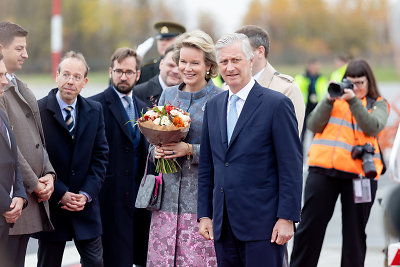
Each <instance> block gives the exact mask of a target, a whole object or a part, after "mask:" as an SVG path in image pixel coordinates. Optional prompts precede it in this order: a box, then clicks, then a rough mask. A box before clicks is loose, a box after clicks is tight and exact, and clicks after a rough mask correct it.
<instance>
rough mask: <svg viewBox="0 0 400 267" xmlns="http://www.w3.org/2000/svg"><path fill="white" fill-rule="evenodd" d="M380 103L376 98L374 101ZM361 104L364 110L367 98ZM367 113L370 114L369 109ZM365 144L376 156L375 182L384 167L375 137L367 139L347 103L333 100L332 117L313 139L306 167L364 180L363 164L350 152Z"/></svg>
mask: <svg viewBox="0 0 400 267" xmlns="http://www.w3.org/2000/svg"><path fill="white" fill-rule="evenodd" d="M381 99H382V98H381V97H379V98H378V99H377V100H376V101H379V100H381ZM361 102H362V104H363V106H364V107H366V106H367V99H366V97H364V98H363V99H362V100H361ZM368 112H371V109H369V110H368ZM353 127H354V128H353ZM366 143H370V144H371V145H373V146H374V148H375V154H374V155H373V158H374V163H375V168H376V172H377V176H376V178H375V179H378V178H379V176H380V175H381V173H382V169H383V163H382V159H381V155H380V151H379V145H378V139H377V137H375V136H368V135H366V134H364V132H363V131H362V130H361V129H360V128H358V126H357V122H356V120H355V118H354V117H353V115H352V113H351V110H350V107H349V104H348V103H347V101H346V100H336V101H335V102H334V103H333V109H332V112H331V116H330V118H329V121H328V123H327V125H326V126H325V129H324V130H323V132H322V133H317V134H315V136H314V139H313V142H312V144H311V148H310V153H309V160H308V164H309V166H310V167H321V168H325V169H335V170H338V171H343V172H349V173H355V174H357V175H358V174H361V175H363V176H365V173H364V170H363V168H362V160H361V159H353V158H352V157H351V150H352V149H353V147H354V146H355V145H364V144H366Z"/></svg>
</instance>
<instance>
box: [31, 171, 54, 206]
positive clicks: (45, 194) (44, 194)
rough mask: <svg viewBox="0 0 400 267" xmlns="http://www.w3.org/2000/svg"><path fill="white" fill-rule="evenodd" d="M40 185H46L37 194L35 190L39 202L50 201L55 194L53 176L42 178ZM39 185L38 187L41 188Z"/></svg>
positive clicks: (48, 175) (47, 175)
mask: <svg viewBox="0 0 400 267" xmlns="http://www.w3.org/2000/svg"><path fill="white" fill-rule="evenodd" d="M39 184H42V185H44V187H43V186H42V187H41V189H40V190H38V192H36V190H35V193H36V195H37V196H38V202H42V201H46V200H49V199H50V197H51V194H53V191H54V178H53V175H51V174H50V173H48V174H46V175H45V176H43V177H40V178H39ZM39 184H38V187H39Z"/></svg>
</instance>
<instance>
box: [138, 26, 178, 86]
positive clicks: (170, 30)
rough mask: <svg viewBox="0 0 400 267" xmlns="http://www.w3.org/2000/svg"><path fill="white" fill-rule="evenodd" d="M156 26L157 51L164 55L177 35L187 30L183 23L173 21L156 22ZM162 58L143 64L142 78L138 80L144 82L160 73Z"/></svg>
mask: <svg viewBox="0 0 400 267" xmlns="http://www.w3.org/2000/svg"><path fill="white" fill-rule="evenodd" d="M154 28H155V29H156V30H157V32H158V34H157V36H156V39H157V51H158V54H159V55H160V56H162V55H164V53H165V50H166V49H167V47H169V46H170V45H172V44H173V42H174V41H175V39H176V37H177V36H178V35H180V34H182V33H184V32H185V31H186V29H185V27H184V26H182V25H181V24H178V23H175V22H171V21H160V22H157V23H156V24H154ZM159 66H160V58H158V59H153V60H151V61H150V62H149V63H145V64H144V65H143V66H142V69H141V74H140V79H139V81H138V82H137V84H139V83H143V82H146V81H148V80H150V79H151V78H153V77H154V76H156V75H157V74H159V72H160V69H159Z"/></svg>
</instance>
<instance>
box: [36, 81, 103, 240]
mask: <svg viewBox="0 0 400 267" xmlns="http://www.w3.org/2000/svg"><path fill="white" fill-rule="evenodd" d="M57 91H58V89H53V90H51V91H50V93H49V94H48V96H46V97H45V98H43V99H41V100H39V102H38V104H39V109H40V116H41V118H42V124H43V130H44V135H45V139H46V144H47V148H48V149H47V152H48V154H49V158H50V160H51V162H52V164H53V167H54V169H55V171H56V172H57V180H56V182H55V184H54V193H53V195H52V196H51V198H50V210H51V213H50V218H51V221H52V222H53V225H54V228H55V231H54V232H41V233H38V234H36V235H35V237H37V238H39V239H45V240H54V241H66V240H71V238H75V239H77V240H84V239H91V238H95V237H98V236H100V235H101V234H102V227H101V218H100V205H99V200H98V194H99V192H100V189H101V186H102V184H103V181H104V177H105V174H106V165H107V160H108V145H107V140H106V136H105V128H104V119H103V112H102V107H101V105H100V104H99V103H97V102H95V101H92V100H88V99H85V98H83V97H81V96H78V98H77V105H76V111H77V113H76V115H77V117H76V121H75V127H76V128H75V138H74V140H72V137H71V135H70V134H69V132H68V129H67V126H66V124H65V121H64V118H63V116H62V113H61V110H60V106H59V105H58V102H57V99H56V93H57ZM67 191H69V192H73V193H76V194H78V193H79V191H83V192H86V193H87V194H89V196H90V197H91V198H92V201H91V202H88V203H86V205H85V208H84V209H83V210H82V211H77V212H71V211H67V210H64V209H61V204H59V201H60V200H61V198H62V197H63V196H64V194H65V193H66V192H67Z"/></svg>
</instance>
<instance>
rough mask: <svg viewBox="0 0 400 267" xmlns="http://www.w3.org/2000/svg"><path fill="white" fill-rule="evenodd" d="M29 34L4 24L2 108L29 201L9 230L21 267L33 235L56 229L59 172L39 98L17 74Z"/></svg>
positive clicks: (11, 251)
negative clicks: (53, 212)
mask: <svg viewBox="0 0 400 267" xmlns="http://www.w3.org/2000/svg"><path fill="white" fill-rule="evenodd" d="M27 35H28V32H27V31H26V30H25V29H23V28H22V27H21V26H19V25H17V24H15V23H12V22H8V21H2V22H0V52H1V53H2V54H3V56H4V59H3V61H4V64H5V65H6V69H7V74H6V77H7V80H8V84H7V85H6V86H5V88H4V94H3V97H2V98H0V109H2V110H3V111H4V112H5V113H6V115H7V118H8V121H9V122H10V125H11V126H12V127H11V128H12V131H13V132H14V135H15V139H16V141H17V146H18V161H19V164H20V169H21V175H22V179H23V183H24V187H25V190H26V193H27V196H28V202H29V205H28V206H27V207H26V208H25V209H24V210H23V211H22V214H21V217H20V218H19V219H18V220H17V221H16V222H15V224H14V227H12V228H11V229H10V231H9V240H8V246H7V248H8V255H9V257H10V259H11V261H12V262H13V263H14V266H17V267H21V266H24V263H25V254H26V248H27V245H28V241H29V237H30V235H31V234H33V233H36V232H40V231H50V230H53V226H52V224H51V222H50V214H49V203H48V199H49V198H50V196H51V194H52V193H53V190H54V179H55V172H54V169H53V167H52V165H51V163H50V161H49V158H48V155H47V151H46V148H45V147H46V146H45V141H44V136H43V129H42V123H41V119H40V115H39V108H38V105H37V101H36V98H35V96H34V94H33V93H32V91H31V90H30V89H29V88H28V86H27V85H26V84H25V83H24V82H22V81H21V79H19V77H17V76H16V75H15V72H17V71H18V70H20V69H21V68H22V65H23V64H24V61H25V59H27V58H28V53H27V51H26V47H27V44H26V37H27Z"/></svg>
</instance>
